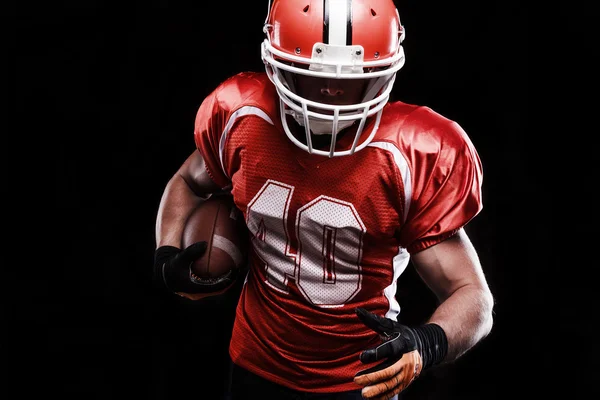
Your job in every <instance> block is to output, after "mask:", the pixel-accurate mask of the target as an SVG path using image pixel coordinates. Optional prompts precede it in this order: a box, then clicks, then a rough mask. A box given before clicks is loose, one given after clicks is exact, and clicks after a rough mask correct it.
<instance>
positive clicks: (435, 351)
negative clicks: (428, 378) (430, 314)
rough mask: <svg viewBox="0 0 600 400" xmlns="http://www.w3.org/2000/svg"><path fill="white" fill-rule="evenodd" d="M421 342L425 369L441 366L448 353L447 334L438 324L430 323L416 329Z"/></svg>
mask: <svg viewBox="0 0 600 400" xmlns="http://www.w3.org/2000/svg"><path fill="white" fill-rule="evenodd" d="M414 331H415V334H416V335H417V337H418V338H419V341H420V342H421V343H420V344H421V346H420V347H421V348H420V353H421V358H422V359H423V369H425V368H429V367H432V366H434V365H436V364H440V363H441V362H442V361H444V359H445V358H446V354H447V353H448V338H447V337H446V332H444V330H443V329H442V327H441V326H439V325H438V324H434V323H430V324H425V325H422V326H419V327H417V328H415V329H414Z"/></svg>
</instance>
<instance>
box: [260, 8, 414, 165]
mask: <svg viewBox="0 0 600 400" xmlns="http://www.w3.org/2000/svg"><path fill="white" fill-rule="evenodd" d="M263 31H264V33H265V35H266V38H265V40H264V41H263V43H262V48H261V50H262V51H261V56H262V59H263V62H264V63H265V69H266V71H267V74H268V76H269V78H270V80H271V81H272V82H273V84H274V85H275V86H276V88H277V93H278V94H279V97H280V108H281V119H282V123H283V126H284V129H285V132H286V134H287V136H288V137H289V138H290V139H291V140H292V141H293V142H294V143H295V144H296V145H297V146H299V147H300V148H302V149H304V150H306V151H308V152H310V153H315V154H320V155H325V156H329V157H333V156H342V155H348V154H352V153H354V152H355V151H358V150H360V149H362V148H364V147H365V146H366V145H368V144H369V142H370V141H371V139H372V138H373V136H374V135H375V132H376V131H377V128H378V125H379V121H380V119H381V113H382V110H383V106H384V105H385V104H386V102H387V101H388V99H389V95H390V92H391V90H392V86H393V84H394V80H395V77H396V72H397V71H398V70H399V69H400V68H402V66H403V65H404V50H403V49H402V46H401V43H402V41H403V40H404V35H405V33H404V28H403V26H402V24H401V22H400V16H399V14H398V10H397V9H396V6H395V4H394V2H393V1H392V0H318V1H317V0H274V1H273V3H272V5H271V2H270V1H269V12H268V14H267V18H266V20H265V24H264V28H263ZM297 75H300V76H304V77H313V78H325V79H330V80H336V81H337V82H338V84H340V85H343V82H347V81H346V80H350V79H362V80H364V82H365V85H366V87H365V90H364V93H363V94H361V97H362V98H361V100H359V101H358V102H354V103H353V104H339V103H338V104H333V103H326V102H317V101H314V100H311V99H309V98H307V97H306V96H301V95H300V94H299V90H298V88H297V87H296V85H295V83H296V82H295V78H294V77H295V76H297ZM286 115H291V116H293V117H294V119H295V120H296V121H297V122H298V123H299V124H300V125H302V126H304V128H305V132H306V144H305V143H302V142H301V141H299V140H298V139H297V138H296V137H294V135H293V134H292V133H291V131H290V128H289V126H288V123H287V118H286ZM373 115H376V120H375V124H374V127H373V129H372V130H371V132H369V133H368V137H367V138H366V139H364V140H359V139H360V137H361V135H362V133H363V128H364V125H365V121H366V119H367V118H368V117H371V116H373ZM356 121H360V125H359V127H358V128H357V130H356V136H355V138H354V140H353V144H352V147H351V148H349V149H346V150H342V151H336V147H335V144H336V140H335V139H336V135H337V134H338V132H339V131H340V130H342V129H344V128H346V127H348V126H350V125H352V124H354V123H355V122H356ZM311 132H312V133H313V134H317V135H318V134H330V135H332V138H331V139H332V140H331V148H330V150H329V151H323V150H318V149H314V148H313V147H312V143H311V137H310V133H311Z"/></svg>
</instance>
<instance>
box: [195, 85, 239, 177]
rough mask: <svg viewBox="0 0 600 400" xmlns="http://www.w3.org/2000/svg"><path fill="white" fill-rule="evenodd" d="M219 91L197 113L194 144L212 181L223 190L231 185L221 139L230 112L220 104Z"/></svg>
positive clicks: (209, 97)
mask: <svg viewBox="0 0 600 400" xmlns="http://www.w3.org/2000/svg"><path fill="white" fill-rule="evenodd" d="M217 95H218V90H214V91H213V92H211V93H210V94H209V95H208V96H207V97H206V98H205V99H204V101H203V102H202V104H201V105H200V107H199V108H198V112H197V113H196V120H195V124H194V142H195V144H196V148H197V149H198V151H200V153H201V154H202V157H203V158H204V162H205V166H206V170H207V172H208V174H209V176H210V177H211V178H212V180H213V181H214V182H215V183H216V184H217V185H219V186H220V187H221V188H225V187H227V186H229V185H230V182H231V181H230V179H229V177H228V175H227V173H226V171H224V166H223V163H222V160H223V145H222V143H221V138H222V135H223V132H224V130H225V126H226V123H227V117H228V112H227V111H226V110H224V109H223V108H222V107H221V105H220V104H219V100H218V96H217Z"/></svg>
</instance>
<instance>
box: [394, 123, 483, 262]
mask: <svg viewBox="0 0 600 400" xmlns="http://www.w3.org/2000/svg"><path fill="white" fill-rule="evenodd" d="M420 136H421V139H420V141H421V144H422V146H421V149H423V148H425V149H426V150H425V151H414V152H412V154H410V155H409V158H412V160H411V161H412V162H411V164H412V165H413V168H412V173H413V179H412V182H413V192H412V195H411V204H410V208H409V211H408V215H407V218H406V221H405V223H404V225H403V226H402V228H401V230H400V242H401V245H402V246H403V247H405V248H406V249H407V251H408V252H409V253H416V252H419V251H421V250H424V249H426V248H428V247H430V246H433V245H435V244H437V243H439V242H441V241H443V240H445V239H447V238H449V237H450V236H452V235H454V234H455V233H456V232H457V231H458V230H459V229H460V228H462V227H464V226H465V225H466V224H467V223H468V222H469V221H470V220H471V219H472V218H473V217H475V216H476V215H477V214H478V213H479V212H480V211H481V209H482V208H483V204H482V191H481V189H482V179H483V171H482V164H481V160H480V158H479V155H478V154H477V151H476V149H475V147H474V146H473V143H472V142H471V140H470V139H469V137H468V136H467V134H466V133H465V131H464V130H463V129H462V128H461V126H460V125H459V124H457V123H456V122H454V121H450V120H447V121H446V122H445V123H443V124H442V125H441V126H440V127H436V128H434V129H432V130H430V131H429V132H427V133H424V134H422V135H420ZM433 136H435V137H437V138H441V139H439V140H433V139H432V137H433Z"/></svg>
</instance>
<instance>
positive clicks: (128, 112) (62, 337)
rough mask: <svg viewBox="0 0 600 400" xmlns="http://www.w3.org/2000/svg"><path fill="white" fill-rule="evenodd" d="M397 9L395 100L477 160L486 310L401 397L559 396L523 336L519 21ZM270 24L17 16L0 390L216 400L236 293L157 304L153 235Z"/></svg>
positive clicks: (531, 196) (138, 7)
mask: <svg viewBox="0 0 600 400" xmlns="http://www.w3.org/2000/svg"><path fill="white" fill-rule="evenodd" d="M396 4H397V6H398V8H399V11H400V15H401V19H402V22H403V24H404V25H405V28H406V30H407V36H406V41H405V45H404V47H405V51H406V57H407V62H406V65H405V67H404V68H403V69H402V70H401V71H400V72H399V74H398V77H397V79H396V85H395V89H394V92H393V96H394V98H396V99H399V100H403V101H406V102H409V103H416V104H423V105H428V106H430V107H432V108H433V109H435V110H436V111H438V112H440V113H442V114H443V115H445V116H447V117H449V118H451V119H454V120H456V121H457V122H459V123H460V124H461V125H462V127H463V128H464V129H465V130H466V131H467V133H468V134H469V135H470V137H471V139H472V140H473V142H474V144H475V146H476V147H477V149H478V151H479V153H480V156H481V158H482V161H483V167H484V186H483V190H484V209H483V211H482V213H481V214H480V215H479V216H478V217H477V218H476V219H475V220H474V221H473V222H472V223H471V224H469V225H468V227H467V228H468V232H469V233H470V235H471V238H472V240H473V242H474V244H475V246H476V248H477V249H478V251H479V254H480V257H481V259H482V263H483V266H484V270H485V273H486V276H487V278H488V280H489V284H490V286H491V288H492V291H493V293H494V295H495V298H496V307H495V315H494V316H495V326H494V329H493V331H492V333H491V334H490V336H489V337H488V338H486V339H485V340H484V341H483V342H482V343H480V344H479V345H478V346H476V347H475V348H474V349H473V350H472V351H471V352H469V353H467V354H466V355H464V356H463V357H462V358H461V359H459V360H458V361H457V362H455V363H454V364H453V365H451V366H448V367H441V368H438V369H437V370H435V371H431V372H430V373H429V374H424V375H423V376H422V377H421V378H420V379H419V380H418V381H416V382H415V383H414V384H413V385H412V386H411V387H410V388H409V389H408V390H407V393H406V397H407V399H416V398H419V399H492V398H504V397H506V396H509V395H512V394H514V393H515V392H519V393H524V394H533V395H536V396H535V398H537V396H539V395H541V394H542V393H546V391H548V390H549V391H552V390H553V389H552V385H548V379H550V380H551V379H552V377H551V376H549V375H546V373H545V372H543V371H544V370H545V368H546V367H548V366H549V364H550V363H551V359H554V357H555V356H556V353H550V354H549V353H545V352H543V351H542V350H543V346H544V345H543V344H542V338H541V337H538V336H536V335H531V334H529V332H530V330H531V327H532V326H537V325H539V324H541V323H543V322H544V321H545V320H546V316H547V315H548V314H549V313H550V312H549V311H548V308H549V307H548V299H547V297H546V296H545V294H546V291H547V288H548V286H549V279H550V276H552V275H553V272H554V270H553V269H552V267H550V266H549V265H550V264H547V263H546V260H545V259H544V258H543V256H542V255H540V254H539V253H538V252H541V251H539V246H536V245H535V243H543V242H545V238H546V235H547V234H548V232H547V228H546V226H544V225H541V224H539V223H537V222H536V223H533V222H532V221H534V220H536V221H537V220H538V219H537V217H538V216H539V215H541V214H542V212H544V210H545V208H544V205H543V204H541V203H538V202H537V200H536V195H537V193H538V191H539V189H540V186H541V185H542V183H540V181H539V180H537V179H535V176H534V175H533V174H534V172H533V171H535V170H536V168H533V167H532V163H533V162H534V161H535V160H536V159H535V157H531V156H530V155H529V153H528V152H527V144H526V141H527V138H528V137H529V136H528V135H529V127H528V108H529V104H528V96H529V94H528V85H527V74H528V71H527V70H528V43H527V37H528V32H527V18H528V15H527V14H528V10H527V9H526V8H525V5H524V3H521V2H509V3H506V2H489V1H488V2H480V1H462V2H446V1H437V2H424V1H404V2H397V3H396ZM266 11H267V1H262V0H261V1H252V2H250V1H247V2H241V3H233V2H227V1H220V2H206V1H196V2H189V1H187V2H181V1H180V2H177V1H156V0H155V1H145V2H141V1H140V2H127V3H126V2H108V1H100V0H98V1H63V2H60V3H59V4H57V3H50V2H48V3H44V4H43V5H39V4H34V3H33V2H20V3H19V5H18V6H16V7H14V8H11V9H10V12H11V15H10V16H11V18H12V21H11V22H13V25H12V29H11V30H10V32H9V34H8V38H9V40H10V46H9V53H8V55H9V62H8V66H9V70H10V71H9V72H10V74H11V77H12V78H11V79H10V80H9V89H10V91H9V93H10V98H9V107H13V108H9V111H10V117H11V122H13V124H12V126H14V127H16V128H15V130H13V131H14V132H16V133H17V134H14V135H7V136H6V138H5V144H6V146H3V159H4V160H5V166H6V168H5V169H4V170H5V171H6V172H5V173H6V174H7V175H6V177H5V179H4V180H5V182H7V183H8V184H7V185H6V186H5V189H3V190H5V191H6V192H5V196H4V197H5V198H6V199H7V200H8V203H9V204H10V205H9V206H7V207H6V218H7V220H8V219H10V220H13V221H16V222H17V223H16V224H15V226H14V228H12V229H11V230H10V231H8V234H9V236H10V237H11V238H13V239H16V240H15V241H16V242H17V243H16V246H17V247H15V248H18V249H19V250H18V251H17V252H16V254H17V256H16V260H17V263H11V264H14V265H17V267H15V268H14V269H12V268H11V269H9V272H16V274H15V277H14V280H13V281H11V282H14V284H8V285H6V286H7V287H6V288H5V289H6V290H5V291H4V294H5V295H8V298H9V301H8V305H9V307H8V308H7V312H6V313H5V315H6V316H7V317H8V324H7V325H6V326H8V327H9V329H6V330H5V333H7V340H6V341H5V342H4V343H5V344H3V349H4V350H7V351H6V354H7V355H8V357H7V358H6V365H7V366H8V368H7V374H6V375H5V378H6V379H7V383H8V384H9V385H8V386H5V387H7V388H8V387H10V390H9V392H11V390H15V391H16V392H15V391H12V393H19V395H18V396H17V395H14V394H13V397H12V398H25V397H26V395H34V394H35V395H40V394H46V395H53V396H60V397H61V398H63V399H66V398H74V399H75V398H77V399H113V398H143V399H183V398H186V399H187V398H198V399H219V397H218V396H219V394H220V393H222V392H223V390H224V385H225V377H226V371H227V370H226V368H227V344H228V339H229V330H230V327H231V324H232V317H233V311H234V306H235V296H236V294H237V290H239V288H237V289H236V290H234V291H232V292H231V293H230V294H228V295H226V296H224V297H223V298H220V299H208V300H205V301H203V302H200V303H197V304H194V303H191V302H187V301H183V300H182V299H179V298H178V297H176V296H172V295H169V294H165V293H160V292H157V291H156V290H155V289H153V288H152V286H151V284H150V282H151V268H152V261H153V250H154V223H155V217H156V211H157V207H158V204H159V201H160V196H161V194H162V190H163V188H164V185H165V184H166V182H167V180H168V179H169V178H170V177H171V175H172V174H173V173H174V172H175V171H176V169H177V168H178V166H179V164H180V163H181V162H182V161H183V160H184V159H185V157H187V155H188V154H189V153H190V152H191V151H192V150H193V149H194V143H193V137H192V136H193V123H194V116H195V113H196V111H197V108H198V106H199V105H200V103H201V101H202V99H203V98H204V96H205V95H207V94H208V93H209V92H210V91H211V90H212V89H214V88H215V87H216V86H217V85H218V84H219V83H220V82H221V81H222V80H224V79H225V78H227V77H229V76H230V75H232V74H234V73H237V72H240V71H244V70H262V69H263V65H262V62H261V60H260V50H259V49H260V42H261V41H262V39H263V34H262V23H263V21H264V18H265V13H266ZM23 150H24V151H23ZM21 152H22V153H23V154H21ZM13 204H14V205H13ZM19 206H25V209H26V210H27V211H26V212H20V211H17V210H19V209H20V207H19ZM536 248H537V249H538V250H536ZM13 253H14V252H13ZM8 276H9V277H12V275H8ZM398 296H399V297H400V298H401V299H400V300H401V306H402V307H403V315H404V317H403V318H405V321H407V322H415V323H417V322H419V321H421V320H422V319H423V318H425V317H426V315H427V313H429V312H431V307H433V299H432V297H431V294H430V293H429V292H428V291H427V290H426V289H425V288H424V287H423V285H422V284H421V283H420V281H418V279H417V278H416V277H415V274H414V272H413V271H412V270H411V269H409V270H408V271H407V272H406V274H405V275H403V277H402V278H401V281H400V291H399V295H398ZM523 343H526V345H524V344H523ZM573 357H574V359H575V361H576V362H579V361H580V359H581V358H582V357H583V356H582V355H577V354H576V355H574V356H573ZM570 379H571V381H573V380H575V382H577V379H578V378H577V376H574V377H571V378H570ZM517 387H519V389H516V388H517ZM572 390H574V391H577V390H579V389H578V386H577V385H574V386H573V388H572Z"/></svg>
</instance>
